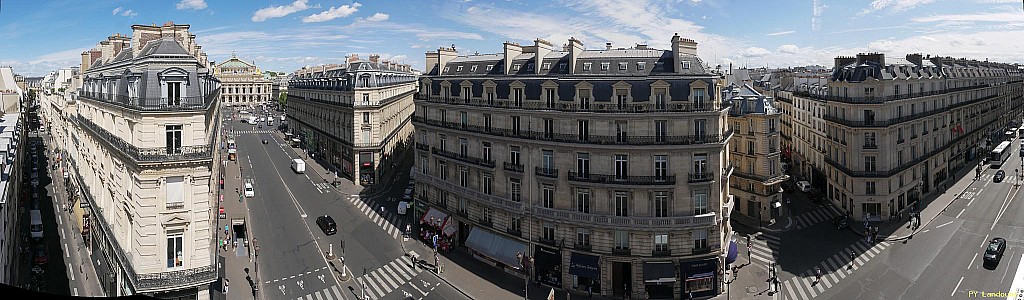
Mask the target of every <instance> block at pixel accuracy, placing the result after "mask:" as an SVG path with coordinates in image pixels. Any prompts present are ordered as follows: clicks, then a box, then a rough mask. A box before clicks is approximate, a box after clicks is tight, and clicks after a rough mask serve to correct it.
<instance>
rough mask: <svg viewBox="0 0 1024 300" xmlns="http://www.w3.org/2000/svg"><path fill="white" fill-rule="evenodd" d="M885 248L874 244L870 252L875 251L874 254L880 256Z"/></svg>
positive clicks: (879, 244) (882, 245) (880, 244)
mask: <svg viewBox="0 0 1024 300" xmlns="http://www.w3.org/2000/svg"><path fill="white" fill-rule="evenodd" d="M885 247H886V245H884V244H882V243H878V244H875V246H874V247H871V250H875V252H877V253H876V254H881V253H882V250H884V249H885Z"/></svg>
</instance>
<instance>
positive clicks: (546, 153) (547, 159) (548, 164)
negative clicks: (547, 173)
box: [540, 150, 555, 170]
mask: <svg viewBox="0 0 1024 300" xmlns="http://www.w3.org/2000/svg"><path fill="white" fill-rule="evenodd" d="M541 153H542V155H543V157H542V159H541V162H540V163H541V167H542V168H544V169H547V170H551V169H554V168H555V151H553V150H541Z"/></svg>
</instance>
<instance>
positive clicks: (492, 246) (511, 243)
mask: <svg viewBox="0 0 1024 300" xmlns="http://www.w3.org/2000/svg"><path fill="white" fill-rule="evenodd" d="M466 247H469V249H472V250H473V252H474V253H475V254H476V255H477V256H478V257H479V256H482V257H483V258H485V259H487V260H489V261H493V262H496V263H498V264H496V265H495V266H497V267H506V268H511V269H517V270H518V269H521V267H522V266H520V261H519V258H518V257H517V255H519V254H521V253H529V252H527V250H529V248H527V247H526V244H523V243H520V242H519V241H516V240H512V239H508V238H505V237H503V236H500V235H497V234H494V233H492V232H490V231H487V230H483V229H480V228H476V227H474V228H473V229H471V230H470V231H469V238H467V239H466Z"/></svg>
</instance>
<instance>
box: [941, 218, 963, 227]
mask: <svg viewBox="0 0 1024 300" xmlns="http://www.w3.org/2000/svg"><path fill="white" fill-rule="evenodd" d="M958 217H959V216H958ZM950 223H953V221H949V222H946V223H943V224H942V225H939V226H935V228H942V226H946V225H949V224H950Z"/></svg>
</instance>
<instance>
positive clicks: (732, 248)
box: [725, 241, 740, 265]
mask: <svg viewBox="0 0 1024 300" xmlns="http://www.w3.org/2000/svg"><path fill="white" fill-rule="evenodd" d="M739 253H740V251H739V249H737V247H736V241H729V253H728V254H727V255H726V256H725V264H727V265H728V264H731V263H734V262H736V257H737V256H739Z"/></svg>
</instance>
